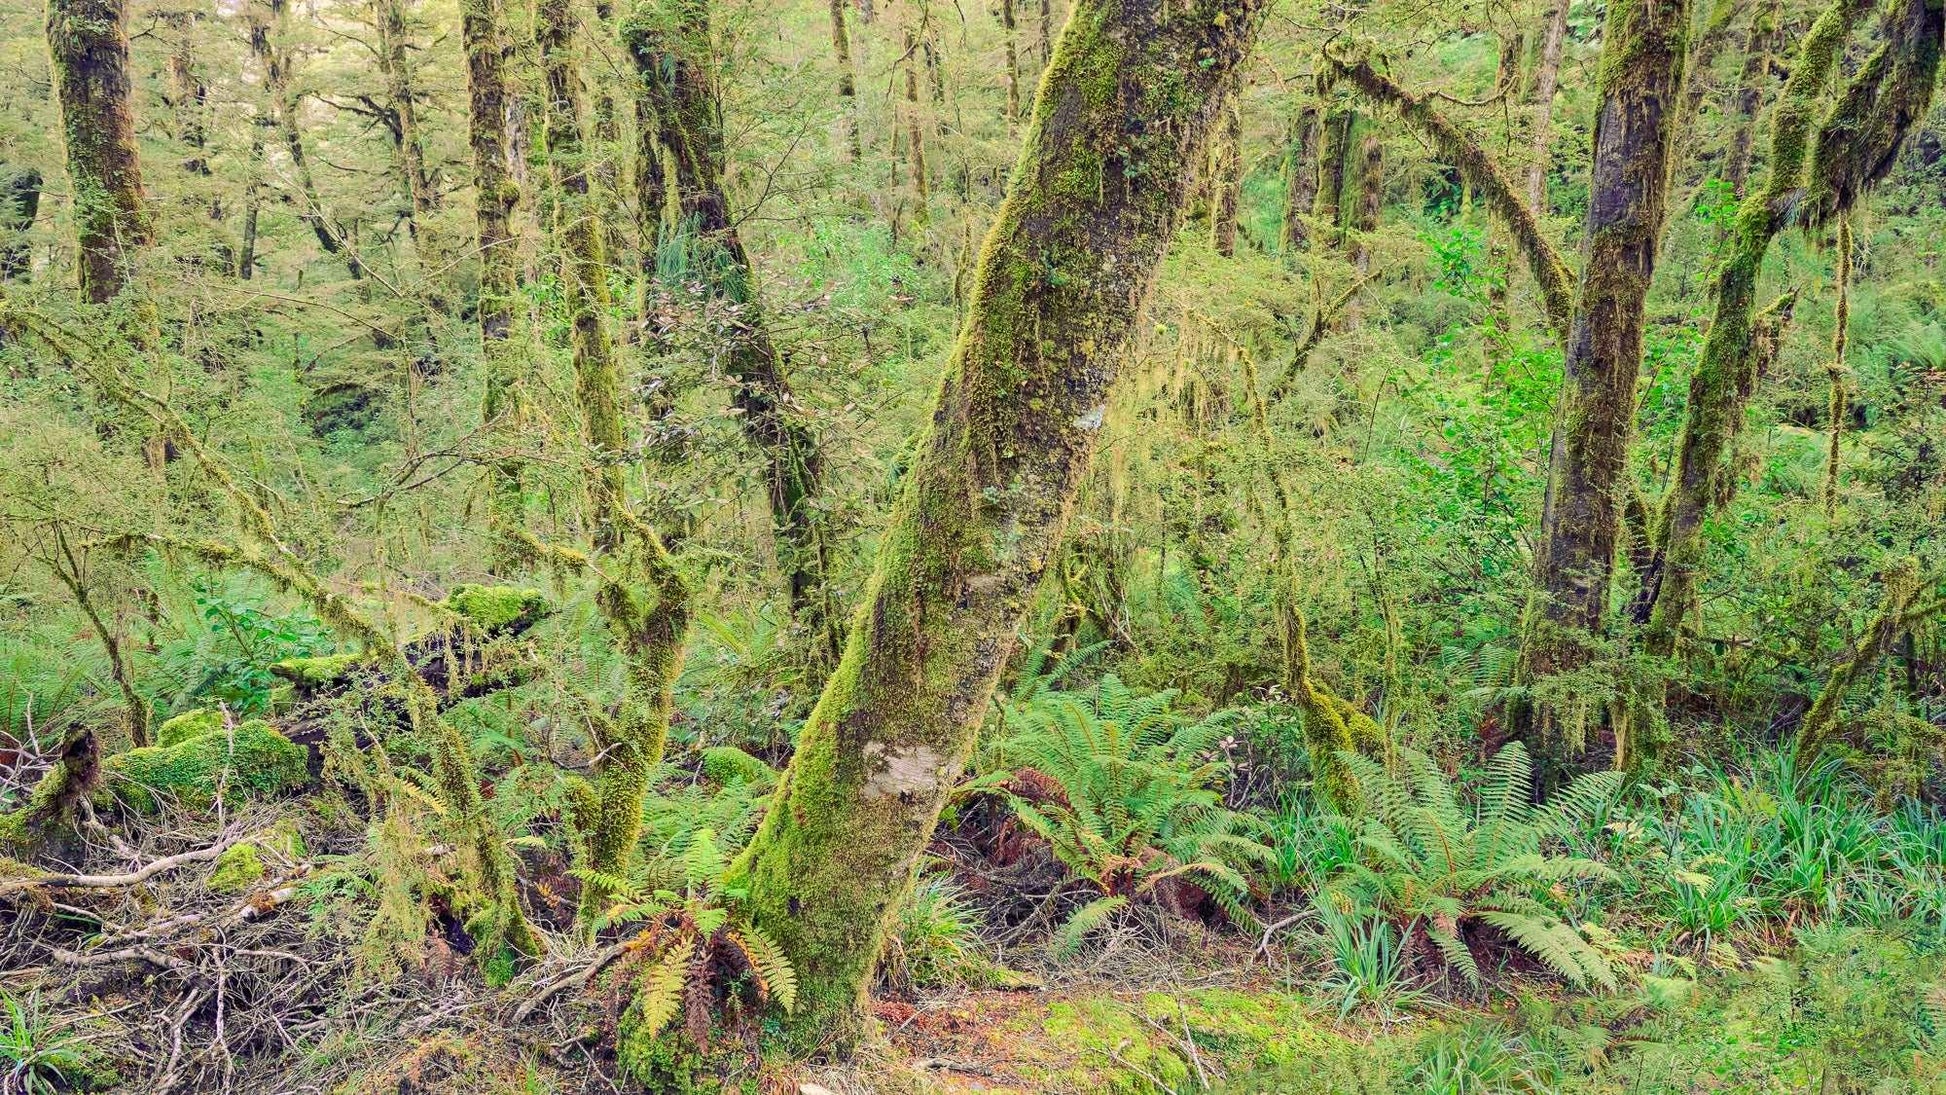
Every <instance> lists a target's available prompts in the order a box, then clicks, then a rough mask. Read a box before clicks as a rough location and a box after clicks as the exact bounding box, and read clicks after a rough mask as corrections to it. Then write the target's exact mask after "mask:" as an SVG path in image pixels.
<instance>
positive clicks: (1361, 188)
mask: <svg viewBox="0 0 1946 1095" xmlns="http://www.w3.org/2000/svg"><path fill="white" fill-rule="evenodd" d="M1358 151H1359V156H1358V159H1359V166H1358V216H1357V218H1356V220H1355V221H1354V222H1353V223H1352V225H1351V228H1352V231H1353V232H1355V233H1356V235H1353V236H1351V237H1350V240H1351V243H1352V248H1351V261H1352V265H1353V266H1354V267H1356V268H1357V270H1358V274H1359V276H1360V277H1363V276H1365V275H1366V274H1369V273H1371V272H1372V241H1371V239H1370V236H1371V234H1372V233H1373V232H1376V231H1377V230H1378V215H1379V210H1380V207H1381V206H1382V205H1383V204H1384V200H1385V142H1384V140H1383V139H1382V138H1380V136H1379V133H1378V130H1377V129H1376V128H1367V129H1366V130H1365V135H1364V136H1363V137H1361V138H1360V139H1359V146H1358Z"/></svg>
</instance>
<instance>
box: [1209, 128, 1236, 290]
mask: <svg viewBox="0 0 1946 1095" xmlns="http://www.w3.org/2000/svg"><path fill="white" fill-rule="evenodd" d="M1209 175H1210V184H1209V185H1210V215H1209V225H1210V243H1211V245H1212V246H1214V247H1215V248H1216V253H1217V254H1219V255H1222V256H1223V257H1224V258H1231V257H1233V256H1235V255H1236V253H1237V207H1238V206H1240V205H1242V204H1243V107H1242V104H1241V103H1240V102H1239V100H1238V96H1237V93H1236V91H1235V90H1232V91H1231V92H1230V93H1229V94H1228V95H1225V96H1224V97H1223V109H1222V110H1221V111H1220V112H1219V113H1218V115H1217V120H1216V132H1215V133H1214V134H1212V135H1211V137H1210V151H1209Z"/></svg>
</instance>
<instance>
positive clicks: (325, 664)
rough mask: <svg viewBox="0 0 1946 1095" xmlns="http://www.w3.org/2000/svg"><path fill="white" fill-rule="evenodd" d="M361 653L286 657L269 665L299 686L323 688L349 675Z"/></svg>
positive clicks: (361, 656)
mask: <svg viewBox="0 0 1946 1095" xmlns="http://www.w3.org/2000/svg"><path fill="white" fill-rule="evenodd" d="M364 657H365V656H364V655H363V654H324V655H320V656H318V657H315V658H286V659H284V660H283V661H281V662H278V663H277V664H275V665H273V666H271V667H270V671H271V672H272V673H275V674H276V675H277V676H279V677H282V678H284V679H285V680H287V681H290V682H291V683H292V684H295V685H297V686H299V687H301V688H311V689H316V688H324V687H326V686H328V685H333V684H336V683H338V682H339V681H342V680H344V679H345V678H346V677H349V676H351V671H352V669H353V668H354V667H355V666H357V665H358V663H359V662H360V661H363V660H364Z"/></svg>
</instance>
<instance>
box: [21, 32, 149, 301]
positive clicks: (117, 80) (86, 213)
mask: <svg viewBox="0 0 1946 1095" xmlns="http://www.w3.org/2000/svg"><path fill="white" fill-rule="evenodd" d="M47 45H48V51H49V53H50V54H51V55H52V57H53V61H54V97H55V100H56V102H58V103H59V104H60V108H61V133H62V136H63V137H64V138H65V139H66V144H67V166H68V183H69V185H70V186H71V187H72V193H73V201H74V223H75V235H76V237H77V240H76V242H77V243H78V244H79V246H80V252H81V254H80V262H79V264H78V266H79V274H80V283H81V292H82V294H83V295H84V296H86V297H87V298H88V299H89V300H91V301H93V302H94V303H96V304H101V303H104V302H106V301H109V300H112V299H114V298H115V296H116V295H118V294H119V293H120V292H121V291H122V288H123V286H125V285H126V284H127V283H128V277H129V272H130V269H129V268H130V266H131V264H132V262H133V260H134V255H135V252H136V251H138V250H140V249H141V248H143V247H145V246H147V245H148V244H150V243H151V242H153V240H154V236H153V227H152V225H151V224H150V221H149V214H148V210H147V208H146V205H145V201H144V198H143V194H142V163H141V159H140V157H139V156H138V155H137V152H136V147H135V103H134V99H133V94H134V91H133V87H132V86H131V84H130V83H129V71H128V5H127V3H126V2H125V0H49V3H48V7H47Z"/></svg>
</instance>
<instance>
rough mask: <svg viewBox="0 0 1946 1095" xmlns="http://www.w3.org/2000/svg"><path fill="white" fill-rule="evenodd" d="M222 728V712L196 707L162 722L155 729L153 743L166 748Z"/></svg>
mask: <svg viewBox="0 0 1946 1095" xmlns="http://www.w3.org/2000/svg"><path fill="white" fill-rule="evenodd" d="M221 729H223V712H221V711H217V710H215V709H213V708H208V707H198V708H196V709H195V710H194V711H185V712H183V713H182V714H180V715H177V716H176V717H175V718H172V719H170V720H169V721H167V722H165V723H163V724H162V726H161V728H160V729H158V730H157V731H156V736H155V743H156V744H157V745H160V746H162V747H163V748H165V749H166V748H168V747H169V746H171V745H175V744H177V743H179V742H184V741H188V740H189V739H190V738H193V737H196V736H198V735H201V734H207V733H209V732H211V731H213V730H221Z"/></svg>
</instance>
